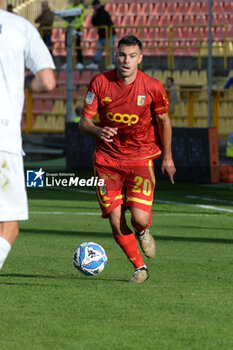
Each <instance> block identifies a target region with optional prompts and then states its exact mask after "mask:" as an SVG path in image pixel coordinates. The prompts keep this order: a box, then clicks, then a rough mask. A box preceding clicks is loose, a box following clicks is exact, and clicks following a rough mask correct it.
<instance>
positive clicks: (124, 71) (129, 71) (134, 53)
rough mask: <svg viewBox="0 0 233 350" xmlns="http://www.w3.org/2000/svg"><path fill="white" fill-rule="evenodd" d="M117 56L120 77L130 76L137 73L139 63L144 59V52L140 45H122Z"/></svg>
mask: <svg viewBox="0 0 233 350" xmlns="http://www.w3.org/2000/svg"><path fill="white" fill-rule="evenodd" d="M116 58H117V62H116V63H117V72H118V74H119V75H120V77H123V78H128V77H131V76H134V75H136V72H137V68H138V64H139V63H140V62H141V61H142V53H141V51H140V49H139V47H138V45H133V46H126V45H121V46H120V47H119V49H118V50H117V57H116Z"/></svg>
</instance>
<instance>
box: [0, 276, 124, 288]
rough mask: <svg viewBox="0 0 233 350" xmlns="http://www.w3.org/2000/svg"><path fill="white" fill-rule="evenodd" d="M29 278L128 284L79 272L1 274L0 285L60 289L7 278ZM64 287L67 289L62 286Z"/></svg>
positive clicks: (121, 280) (120, 280)
mask: <svg viewBox="0 0 233 350" xmlns="http://www.w3.org/2000/svg"><path fill="white" fill-rule="evenodd" d="M2 277H6V278H7V280H5V281H2ZM9 277H10V278H29V279H50V280H62V279H63V280H73V281H79V280H82V281H83V280H86V281H90V280H93V281H101V282H128V280H124V279H119V278H114V277H113V278H102V277H99V276H98V277H97V278H96V276H91V277H90V276H85V275H82V274H81V273H80V272H79V273H78V274H62V275H60V274H57V275H54V274H47V275H41V274H34V275H33V274H25V273H1V274H0V285H1V284H2V285H4V284H5V285H25V286H48V287H50V286H51V287H54V286H55V287H61V285H60V284H59V285H58V284H43V283H41V284H40V283H27V282H26V283H25V282H23V283H19V282H10V281H9V280H8V278H9ZM64 287H67V285H66V286H64Z"/></svg>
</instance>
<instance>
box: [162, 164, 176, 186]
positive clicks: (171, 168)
mask: <svg viewBox="0 0 233 350" xmlns="http://www.w3.org/2000/svg"><path fill="white" fill-rule="evenodd" d="M161 171H162V174H163V175H164V174H167V175H168V176H169V178H170V181H171V183H172V184H174V183H175V181H174V174H175V172H176V167H175V164H174V162H173V160H172V159H169V160H166V159H164V160H163V161H162V165H161Z"/></svg>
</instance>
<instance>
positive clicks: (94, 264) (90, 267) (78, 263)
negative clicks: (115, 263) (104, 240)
mask: <svg viewBox="0 0 233 350" xmlns="http://www.w3.org/2000/svg"><path fill="white" fill-rule="evenodd" d="M73 263H74V266H75V267H76V269H78V270H79V271H81V272H83V273H85V274H86V275H88V276H94V275H98V274H99V273H100V272H101V271H103V269H104V268H105V266H106V264H107V255H106V253H105V250H104V248H103V247H101V245H99V244H97V243H94V242H84V243H82V244H80V245H79V246H78V247H77V248H76V249H75V251H74V255H73Z"/></svg>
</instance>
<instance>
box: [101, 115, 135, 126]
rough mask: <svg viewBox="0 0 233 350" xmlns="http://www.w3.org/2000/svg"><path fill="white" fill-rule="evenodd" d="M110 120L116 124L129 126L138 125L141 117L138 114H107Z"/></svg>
mask: <svg viewBox="0 0 233 350" xmlns="http://www.w3.org/2000/svg"><path fill="white" fill-rule="evenodd" d="M106 117H107V118H108V120H111V121H114V122H116V123H124V124H128V125H129V126H130V125H132V124H137V122H138V121H139V116H138V115H136V114H121V113H112V112H108V113H106Z"/></svg>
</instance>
